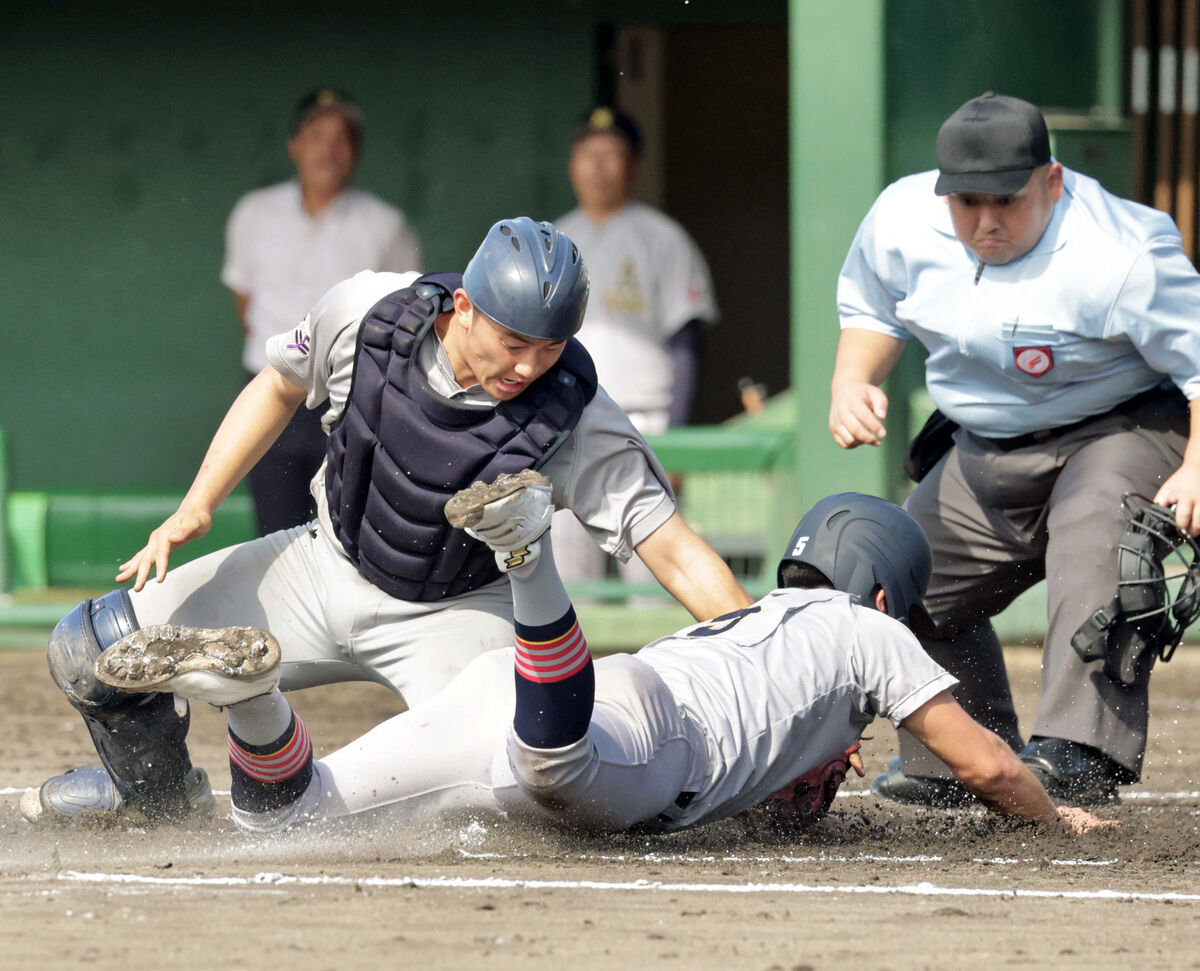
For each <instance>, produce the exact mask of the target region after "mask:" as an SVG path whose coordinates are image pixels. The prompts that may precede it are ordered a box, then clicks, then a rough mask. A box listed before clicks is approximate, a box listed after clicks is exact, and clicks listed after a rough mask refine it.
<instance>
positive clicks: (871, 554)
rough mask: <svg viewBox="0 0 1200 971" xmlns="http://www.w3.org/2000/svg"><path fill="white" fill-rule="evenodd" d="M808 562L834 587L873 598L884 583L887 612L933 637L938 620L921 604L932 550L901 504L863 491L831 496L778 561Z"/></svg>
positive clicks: (818, 506) (815, 510)
mask: <svg viewBox="0 0 1200 971" xmlns="http://www.w3.org/2000/svg"><path fill="white" fill-rule="evenodd" d="M785 563H806V564H808V565H809V566H811V567H813V568H814V569H817V570H820V571H821V573H823V574H824V575H825V576H826V577H827V578H828V580H829V582H830V583H831V584H832V585H833V586H834V588H835V589H837V590H841V591H843V592H844V593H851V594H854V595H855V596H856V597H858V598H859V599H860V600H862V602H863V603H870V601H871V598H872V597H873V596H874V595H875V591H876V590H878V589H880V588H882V589H883V592H884V595H885V596H886V597H887V612H888V614H889V615H890V616H892V617H895V618H896V619H897V620H899V621H901V622H903V623H905V624H907V625H908V626H909V627H910V628H911V629H912V630H913V632H914V633H916V634H918V635H920V636H922V637H932V636H933V635H934V633H935V629H934V626H933V621H932V620H931V619H930V617H929V614H928V613H927V612H926V610H925V608H924V606H922V604H921V599H922V598H923V597H924V596H925V588H926V587H927V586H928V585H929V575H930V573H931V572H932V570H933V555H932V553H931V552H930V550H929V540H928V539H926V538H925V533H924V531H922V529H921V527H920V526H918V525H917V521H916V520H915V519H913V518H912V516H910V515H909V514H908V513H906V512H905V511H904V510H903V509H901V508H900V507H899V506H897V505H894V504H893V503H890V502H888V501H887V500H885V499H880V498H878V497H877V496H868V495H864V494H863V493H861V492H840V493H838V494H837V495H833V496H826V497H825V498H824V499H822V500H821V501H820V502H818V503H817V504H816V505H815V506H813V507H812V509H810V510H809V511H808V512H807V513H806V514H805V515H804V517H803V518H802V519H801V520H800V524H799V525H798V526H797V527H796V531H795V532H794V533H792V539H791V542H790V543H789V544H788V552H787V553H786V554H785V555H784V557H783V559H782V560H780V561H779V583H780V584H781V585H782V583H783V577H782V573H783V566H784V564H785Z"/></svg>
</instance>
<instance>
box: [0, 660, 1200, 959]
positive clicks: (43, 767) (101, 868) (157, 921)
mask: <svg viewBox="0 0 1200 971" xmlns="http://www.w3.org/2000/svg"><path fill="white" fill-rule="evenodd" d="M1037 664H1038V654H1037V653H1036V652H1034V651H1031V650H1017V651H1012V652H1010V653H1009V665H1010V672H1011V673H1012V676H1013V682H1014V689H1015V690H1016V692H1017V698H1018V705H1019V707H1020V710H1021V712H1022V714H1023V717H1024V718H1025V719H1026V724H1028V720H1029V717H1030V716H1031V712H1032V706H1033V704H1034V701H1035V698H1036V678H1037ZM1153 694H1154V696H1155V699H1154V705H1153V714H1152V721H1151V744H1150V750H1149V753H1148V756H1147V765H1146V771H1145V774H1144V780H1143V783H1142V785H1140V786H1137V787H1132V788H1130V789H1128V790H1125V792H1126V796H1125V798H1124V800H1123V801H1122V803H1121V804H1120V805H1119V806H1115V807H1113V808H1112V809H1110V810H1106V811H1105V813H1104V814H1105V815H1109V816H1111V817H1113V818H1116V819H1119V820H1120V821H1121V823H1122V826H1123V829H1122V831H1121V832H1120V833H1103V834H1099V835H1097V836H1094V837H1084V838H1077V839H1071V838H1066V837H1048V836H1045V835H1038V834H1036V833H1035V832H1034V831H1032V830H1029V829H1022V828H1013V827H1009V826H1006V825H998V824H996V823H995V822H993V821H992V820H991V819H990V818H989V817H986V816H985V815H984V814H982V812H980V811H977V810H976V811H966V810H964V811H958V812H950V811H941V812H933V811H929V812H919V811H915V810H911V811H910V810H894V809H891V808H888V807H887V806H886V805H884V804H881V803H879V802H878V801H876V800H875V799H873V798H871V797H870V796H866V795H863V792H864V789H865V785H864V783H865V782H866V781H869V779H870V776H871V774H873V773H874V772H878V771H880V770H881V769H882V768H883V767H884V765H885V764H886V761H887V759H888V758H890V756H891V755H892V754H893V746H894V733H893V732H892V730H891V728H890V727H889V726H887V725H886V724H884V723H876V725H875V726H874V730H873V732H872V734H873V736H874V737H873V739H872V740H871V741H868V742H866V743H865V744H864V755H865V756H866V761H867V767H868V779H867V780H862V781H859V780H855V782H854V783H853V784H852V785H848V786H847V787H845V788H844V789H843V793H844V797H843V798H840V799H839V801H838V803H837V804H836V808H837V810H838V811H839V813H840V814H842V815H843V816H844V817H845V818H846V820H847V821H848V822H849V823H850V825H849V828H848V829H847V830H846V831H845V832H841V833H823V834H819V835H813V834H808V835H803V836H785V835H781V834H772V833H763V832H757V831H754V830H752V829H751V828H750V827H749V825H748V824H745V823H743V822H741V821H729V822H725V823H721V824H717V825H714V826H712V827H708V828H704V829H700V830H696V831H692V832H688V833H682V834H675V835H672V836H670V837H655V838H646V837H639V838H634V837H624V838H620V839H596V838H588V839H580V838H577V837H572V836H569V835H565V834H546V833H542V832H535V831H531V830H528V829H517V828H514V827H513V826H512V825H510V824H507V823H497V822H495V821H492V820H468V819H458V820H450V821H444V822H442V823H440V824H439V825H431V824H428V823H413V822H411V821H396V822H395V823H393V824H390V825H389V826H387V827H383V826H379V827H375V828H374V829H372V830H369V831H368V830H360V831H354V832H346V833H339V834H336V835H329V834H324V835H312V834H309V835H306V836H293V837H288V838H285V839H273V840H264V839H252V838H249V837H247V836H244V835H242V834H241V833H239V832H238V831H237V830H236V829H234V827H233V825H232V823H231V822H229V821H228V820H226V819H217V820H212V821H209V822H205V823H204V824H202V825H198V826H196V827H193V828H187V829H185V828H181V827H157V828H155V827H142V826H139V825H138V824H137V823H136V822H134V821H126V822H124V823H122V824H121V825H117V826H111V827H99V826H95V825H92V826H83V827H80V826H72V827H51V828H49V829H45V828H35V827H32V826H30V825H28V824H27V823H25V821H24V820H22V819H21V818H20V816H19V814H18V812H17V802H18V799H19V797H20V793H21V791H22V790H23V789H24V788H25V787H26V786H29V785H33V784H35V783H37V782H39V781H40V780H41V779H43V778H44V777H45V776H47V775H50V774H53V773H56V772H59V771H61V770H62V769H64V768H66V767H68V766H70V765H75V764H84V763H87V762H89V761H91V760H92V757H91V755H90V752H91V747H90V743H89V741H88V738H87V734H86V731H85V730H84V728H83V725H82V723H81V722H80V720H79V719H78V717H77V716H76V715H75V714H74V713H73V712H72V711H71V710H70V708H69V707H68V705H67V704H66V702H65V700H63V699H62V698H61V696H59V695H58V693H57V691H56V689H55V688H54V686H53V685H52V683H51V682H50V679H49V676H48V675H47V674H46V670H45V662H44V658H43V655H42V653H41V652H40V651H38V650H32V649H31V650H12V651H7V652H0V712H2V713H3V714H0V719H2V725H3V731H2V732H0V752H2V753H3V754H2V758H0V792H2V793H3V795H2V796H0V861H2V863H3V869H2V873H0V940H2V941H3V947H2V948H0V967H3V968H9V967H12V968H17V967H21V968H26V967H76V966H81V965H83V964H85V963H86V965H87V966H88V967H92V968H97V969H107V968H113V969H116V968H121V969H126V968H143V967H144V968H150V967H154V968H159V967H161V968H170V969H186V968H205V969H211V968H226V967H228V968H243V967H246V968H249V967H254V968H257V967H273V966H279V967H288V968H296V969H324V968H329V969H334V968H337V969H342V968H349V967H359V968H375V967H385V966H386V967H401V968H410V967H411V968H429V969H437V968H447V969H449V968H454V969H461V968H481V967H487V968H489V969H509V968H512V969H517V968H530V967H551V966H554V967H562V966H564V965H566V964H567V963H568V962H569V963H570V964H571V965H573V966H574V967H576V968H581V969H582V968H595V967H613V968H618V967H619V968H642V967H655V968H681V969H682V968H686V969H697V968H751V969H760V971H769V969H780V971H799V969H805V968H814V969H816V968H822V969H823V968H838V969H840V968H844V967H849V968H871V969H876V968H879V969H882V968H887V969H894V971H900V969H915V968H950V967H954V968H972V967H984V966H1004V967H1008V966H1012V967H1029V968H1044V967H1055V968H1088V969H1102V968H1122V969H1124V968H1129V967H1136V968H1138V969H1139V971H1148V969H1152V968H1171V969H1176V968H1200V792H1198V791H1196V790H1200V745H1197V744H1195V743H1194V741H1193V740H1194V739H1196V738H1197V737H1198V736H1200V650H1197V649H1195V648H1190V649H1183V650H1181V651H1180V653H1179V655H1178V656H1177V657H1176V659H1175V660H1174V661H1172V662H1171V664H1169V665H1167V666H1164V667H1162V668H1160V669H1159V671H1158V672H1157V673H1156V675H1155V680H1154V685H1153ZM294 701H295V702H296V707H297V708H298V709H299V710H300V711H301V713H302V714H303V716H304V718H305V720H306V722H307V723H308V725H309V728H310V729H311V731H312V735H313V738H314V741H315V743H316V744H317V747H318V754H320V752H321V751H328V750H329V749H331V748H333V747H336V746H337V745H339V744H341V743H342V742H344V741H346V740H347V739H349V738H351V737H353V736H354V735H356V734H358V733H359V732H361V731H362V730H364V729H365V728H367V727H369V726H371V725H373V724H374V723H376V722H377V721H379V720H380V719H382V718H384V717H387V716H388V715H390V714H392V713H394V712H395V711H397V710H398V704H397V702H396V701H395V699H393V698H392V697H391V696H390V695H389V694H388V693H387V692H385V691H384V690H383V689H381V688H378V687H376V686H372V685H338V686H332V687H329V688H322V689H314V690H312V691H307V692H302V693H300V694H298V695H296V696H294ZM463 715H464V717H470V713H469V712H464V713H463ZM224 744H225V743H224V725H223V719H222V718H221V716H220V715H219V713H217V712H214V711H212V710H208V709H205V710H203V711H197V712H196V714H195V717H194V722H193V728H192V734H191V747H192V752H193V757H194V759H195V761H197V762H198V763H199V764H203V765H205V766H206V767H207V768H208V769H209V770H210V772H211V774H212V777H213V782H214V785H215V786H216V787H217V788H218V789H222V790H227V789H228V786H229V773H228V768H227V767H226V765H225V755H224ZM397 757H398V758H402V757H403V753H398V756H397ZM227 798H228V797H227V796H223V797H221V799H222V803H223V805H225V806H227V804H228V803H227Z"/></svg>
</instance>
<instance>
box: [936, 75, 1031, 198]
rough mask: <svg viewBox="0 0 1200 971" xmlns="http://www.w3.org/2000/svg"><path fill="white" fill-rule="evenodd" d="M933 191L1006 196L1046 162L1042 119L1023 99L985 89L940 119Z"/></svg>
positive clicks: (1019, 187) (947, 193)
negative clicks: (937, 173) (940, 126)
mask: <svg viewBox="0 0 1200 971" xmlns="http://www.w3.org/2000/svg"><path fill="white" fill-rule="evenodd" d="M937 162H938V169H939V170H940V172H941V174H940V175H939V176H938V180H937V185H936V186H935V187H934V192H936V193H937V194H938V195H939V196H945V195H950V194H951V193H952V192H974V193H978V194H980V195H985V196H1010V195H1012V194H1013V193H1014V192H1019V191H1020V190H1021V188H1022V187H1023V186H1024V185H1025V183H1026V182H1028V181H1029V177H1030V176H1031V175H1032V174H1033V170H1034V169H1036V168H1038V167H1039V166H1041V165H1046V164H1047V163H1048V162H1050V135H1049V133H1048V132H1047V131H1046V119H1045V118H1043V117H1042V113H1041V112H1040V111H1038V109H1037V108H1036V107H1035V106H1033V105H1031V104H1030V103H1029V102H1028V101H1022V100H1021V99H1020V98H1012V97H1009V96H1008V95H1004V94H996V93H995V92H994V91H987V92H985V93H983V94H981V95H980V96H979V97H978V98H972V99H971V100H970V101H968V102H967V103H966V104H965V105H963V106H962V107H961V108H959V109H958V111H956V112H954V114H952V115H951V116H950V117H949V118H947V119H946V122H945V124H943V125H942V128H941V131H939V132H938V137H937Z"/></svg>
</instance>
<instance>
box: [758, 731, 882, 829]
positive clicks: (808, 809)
mask: <svg viewBox="0 0 1200 971" xmlns="http://www.w3.org/2000/svg"><path fill="white" fill-rule="evenodd" d="M860 748H862V746H861V745H860V744H859V743H858V742H855V743H854V744H853V745H851V746H850V747H849V748H848V749H846V751H845V752H843V753H842V754H841V755H838V756H835V757H834V758H832V759H830V760H829V761H828V762H824V763H822V764H821V765H818V766H817V767H816V768H815V769H809V770H808V771H807V772H805V773H804V775H802V776H800V778H798V779H793V780H792V781H791V782H789V783H788V784H787V785H786V786H784V787H783V788H782V789H780V790H779V791H778V792H773V793H772V794H771V795H769V796H768V797H767V798H766V799H764V800H763V801H762V802H761V803H759V804H758V805H757V806H755V807H754V808H753V809H752V810H750V813H751V815H752V816H753V817H754V818H755V820H756V822H761V823H767V824H770V825H773V826H789V827H793V828H799V829H803V828H805V827H808V826H811V825H812V824H813V823H815V822H816V821H817V820H818V819H820V818H821V816H823V815H825V813H827V812H828V811H829V807H830V806H832V805H833V798H834V796H836V795H837V791H838V787H839V786H840V785H841V784H842V783H843V782H845V781H846V776H847V775H848V774H849V772H850V770H851V769H854V771H855V772H857V773H858V774H859V776H862V775H864V774H865V771H866V770H864V769H863V764H862V758H861V756H859V754H858V750H859V749H860Z"/></svg>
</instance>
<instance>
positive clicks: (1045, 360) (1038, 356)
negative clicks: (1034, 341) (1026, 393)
mask: <svg viewBox="0 0 1200 971" xmlns="http://www.w3.org/2000/svg"><path fill="white" fill-rule="evenodd" d="M1013 360H1014V361H1016V363H1017V368H1018V369H1019V370H1021V371H1024V372H1025V373H1026V374H1028V375H1029V376H1030V377H1031V378H1040V377H1041V376H1042V375H1043V374H1045V373H1046V372H1047V371H1049V370H1050V369H1051V368H1052V367H1054V354H1053V352H1052V351H1051V350H1050V348H1048V347H1014V348H1013Z"/></svg>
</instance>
